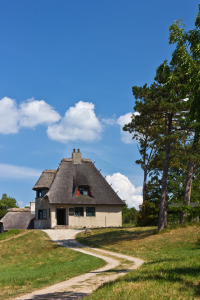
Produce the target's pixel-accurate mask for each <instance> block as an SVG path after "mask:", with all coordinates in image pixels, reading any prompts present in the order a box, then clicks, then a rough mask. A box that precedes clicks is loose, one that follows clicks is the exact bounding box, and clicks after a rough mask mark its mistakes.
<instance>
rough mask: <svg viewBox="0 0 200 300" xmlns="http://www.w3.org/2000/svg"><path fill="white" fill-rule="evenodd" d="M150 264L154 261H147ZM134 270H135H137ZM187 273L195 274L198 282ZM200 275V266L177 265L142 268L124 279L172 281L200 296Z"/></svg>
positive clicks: (129, 280) (130, 280)
mask: <svg viewBox="0 0 200 300" xmlns="http://www.w3.org/2000/svg"><path fill="white" fill-rule="evenodd" d="M154 263H155V262H154ZM148 264H152V263H147V265H148ZM133 272H135V270H134V271H133ZM158 272H159V274H158ZM160 274H162V275H160ZM185 275H187V276H193V278H195V280H196V282H197V281H198V284H196V282H195V283H193V282H192V281H191V280H189V279H186V278H184V276H185ZM199 275H200V267H196V268H192V267H188V268H185V267H182V268H181V267H177V268H173V269H170V270H166V269H164V268H159V270H158V271H152V270H149V271H148V269H147V268H145V269H144V270H141V269H140V271H139V274H138V275H135V273H132V275H131V273H129V275H128V276H125V277H123V281H124V282H126V283H130V282H135V283H141V279H142V281H143V282H153V281H157V282H162V281H165V282H166V283H167V282H168V283H171V284H172V285H173V284H176V283H180V284H181V286H180V288H179V290H180V291H187V290H188V289H192V290H193V291H194V295H195V296H198V297H199V296H200V282H199ZM120 281H121V278H119V279H117V280H115V281H112V282H109V283H105V284H104V285H103V286H105V285H109V286H110V285H111V286H113V285H114V284H116V283H117V282H120ZM198 299H199V298H198Z"/></svg>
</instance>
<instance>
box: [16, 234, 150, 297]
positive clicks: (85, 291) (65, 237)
mask: <svg viewBox="0 0 200 300" xmlns="http://www.w3.org/2000/svg"><path fill="white" fill-rule="evenodd" d="M43 231H44V232H46V233H47V234H48V235H49V236H50V238H51V239H52V240H53V241H55V242H56V243H58V244H60V245H62V246H64V247H67V248H70V249H73V250H75V251H79V252H82V253H85V254H89V255H93V256H96V257H99V258H101V259H103V260H105V261H106V262H107V265H106V266H105V267H103V268H100V269H98V270H94V271H91V272H89V273H86V274H83V275H80V276H76V277H73V278H71V279H69V280H66V281H63V282H60V283H57V284H54V285H52V286H49V287H46V288H43V289H41V290H37V291H35V292H32V293H29V294H27V295H24V296H21V297H17V298H15V300H22V299H26V300H30V299H34V300H35V299H49V300H51V299H52V300H61V299H62V300H63V299H65V300H72V299H73V300H75V299H76V300H77V299H83V298H85V297H86V296H88V295H90V294H91V293H92V292H93V291H94V290H96V289H97V288H98V287H99V286H101V285H102V284H103V283H106V282H109V281H111V280H115V279H116V278H118V277H119V276H122V275H125V274H126V273H128V272H129V271H131V270H133V269H137V268H138V267H139V266H141V265H142V264H143V263H144V261H143V260H141V259H139V258H134V257H131V256H128V255H123V254H119V253H115V252H111V251H106V250H102V249H98V248H90V247H86V246H84V245H82V244H79V243H78V242H76V240H75V239H74V238H75V235H76V234H77V233H79V232H80V231H81V230H76V229H60V230H54V229H49V230H43ZM125 260H126V261H127V260H128V261H129V263H127V262H123V261H125ZM130 262H132V263H130ZM114 268H116V269H115V270H112V271H110V272H108V273H107V272H106V271H108V270H110V269H114Z"/></svg>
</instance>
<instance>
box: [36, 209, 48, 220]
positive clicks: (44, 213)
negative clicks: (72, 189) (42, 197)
mask: <svg viewBox="0 0 200 300" xmlns="http://www.w3.org/2000/svg"><path fill="white" fill-rule="evenodd" d="M38 219H40V220H42V219H47V210H46V209H40V210H38Z"/></svg>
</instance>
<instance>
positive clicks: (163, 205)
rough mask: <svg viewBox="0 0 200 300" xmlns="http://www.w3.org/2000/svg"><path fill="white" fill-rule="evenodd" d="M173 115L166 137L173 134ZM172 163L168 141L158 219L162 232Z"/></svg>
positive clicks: (165, 222)
mask: <svg viewBox="0 0 200 300" xmlns="http://www.w3.org/2000/svg"><path fill="white" fill-rule="evenodd" d="M171 125H172V114H170V115H169V117H168V120H167V119H166V120H165V135H166V136H169V135H170V133H171ZM169 162H170V141H169V139H167V140H166V144H165V164H164V169H163V177H162V189H161V197H160V211H159V219H158V230H159V231H161V230H163V229H164V228H166V227H167V175H168V169H169Z"/></svg>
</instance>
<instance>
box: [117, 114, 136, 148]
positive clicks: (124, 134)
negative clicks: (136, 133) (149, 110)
mask: <svg viewBox="0 0 200 300" xmlns="http://www.w3.org/2000/svg"><path fill="white" fill-rule="evenodd" d="M133 115H135V116H137V115H139V113H138V112H135V113H131V112H129V113H127V114H125V115H122V116H120V117H119V118H118V119H117V121H116V123H117V124H118V125H119V126H120V127H121V128H120V133H121V140H122V142H124V143H125V144H131V143H136V141H135V140H133V139H132V137H133V133H130V132H128V131H123V130H122V128H123V127H124V125H125V124H128V123H130V122H131V121H132V118H131V117H132V116H133Z"/></svg>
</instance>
